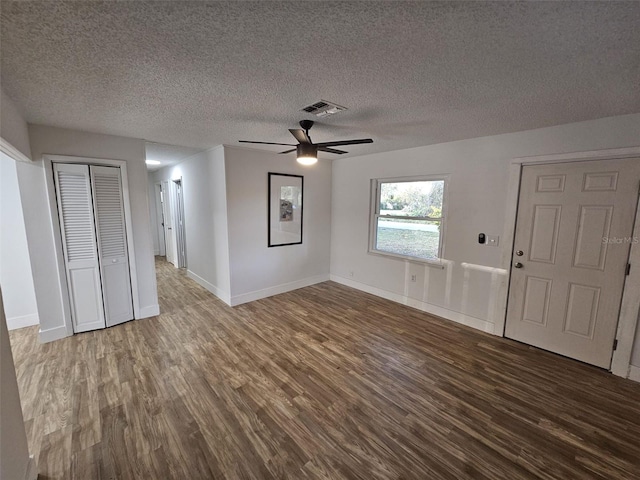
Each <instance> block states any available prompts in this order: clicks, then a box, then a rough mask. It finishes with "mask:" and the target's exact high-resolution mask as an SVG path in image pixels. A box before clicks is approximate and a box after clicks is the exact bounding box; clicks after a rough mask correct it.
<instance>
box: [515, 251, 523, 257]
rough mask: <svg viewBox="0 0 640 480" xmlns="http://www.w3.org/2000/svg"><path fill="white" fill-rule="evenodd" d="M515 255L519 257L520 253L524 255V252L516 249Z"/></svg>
mask: <svg viewBox="0 0 640 480" xmlns="http://www.w3.org/2000/svg"><path fill="white" fill-rule="evenodd" d="M516 255H517V256H519V257H521V256H522V255H524V252H523V251H522V250H518V251H517V252H516Z"/></svg>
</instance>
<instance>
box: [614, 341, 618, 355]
mask: <svg viewBox="0 0 640 480" xmlns="http://www.w3.org/2000/svg"><path fill="white" fill-rule="evenodd" d="M617 349H618V339H617V338H616V339H615V340H614V341H613V351H614V352H615V351H616V350H617Z"/></svg>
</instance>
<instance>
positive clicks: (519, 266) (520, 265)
mask: <svg viewBox="0 0 640 480" xmlns="http://www.w3.org/2000/svg"><path fill="white" fill-rule="evenodd" d="M513 266H514V267H515V268H522V266H523V265H522V264H521V263H520V262H516V263H515V264H514V265H513Z"/></svg>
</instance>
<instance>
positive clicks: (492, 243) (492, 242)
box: [485, 235, 500, 247]
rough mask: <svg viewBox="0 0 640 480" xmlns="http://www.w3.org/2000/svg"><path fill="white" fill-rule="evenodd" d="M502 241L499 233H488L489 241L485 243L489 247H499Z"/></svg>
mask: <svg viewBox="0 0 640 480" xmlns="http://www.w3.org/2000/svg"><path fill="white" fill-rule="evenodd" d="M499 243H500V237H499V236H498V235H487V243H486V244H485V245H487V246H489V247H497V246H498V244H499Z"/></svg>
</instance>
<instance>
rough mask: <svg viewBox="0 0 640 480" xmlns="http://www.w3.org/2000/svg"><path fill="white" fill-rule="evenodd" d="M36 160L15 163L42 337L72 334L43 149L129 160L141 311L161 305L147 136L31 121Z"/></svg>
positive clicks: (153, 310)
mask: <svg viewBox="0 0 640 480" xmlns="http://www.w3.org/2000/svg"><path fill="white" fill-rule="evenodd" d="M29 137H30V141H31V152H32V158H33V160H34V161H33V162H31V163H29V164H27V163H24V162H20V163H18V164H17V172H18V182H19V184H20V195H21V198H22V205H23V210H24V218H25V225H26V231H27V238H28V240H29V254H30V256H31V267H32V273H33V280H34V284H35V290H36V300H37V303H38V311H39V312H47V314H46V315H41V318H40V338H41V340H43V341H49V340H54V339H56V338H61V337H63V336H66V335H68V334H70V333H71V332H70V331H69V329H68V327H69V326H68V325H65V322H64V317H63V305H62V298H63V297H62V295H63V292H64V286H63V285H62V284H61V283H60V282H59V281H58V278H59V275H58V265H57V261H56V249H55V243H54V230H53V221H52V217H51V214H50V208H49V200H48V197H47V190H46V188H45V170H44V166H43V161H42V157H43V155H44V154H52V155H69V156H79V157H91V158H102V159H112V160H124V161H126V162H127V173H128V186H129V198H130V204H131V216H132V218H131V220H132V225H133V232H132V235H133V244H134V250H135V262H136V270H137V275H138V281H137V284H134V285H133V288H137V290H138V298H139V302H140V317H141V318H144V317H146V316H152V315H155V314H157V311H158V298H157V288H156V277H155V265H154V259H153V241H152V237H151V229H150V225H149V205H148V194H147V171H146V166H145V163H144V161H145V150H144V141H143V140H138V139H133V138H125V137H116V136H111V135H100V134H94V133H87V132H79V131H75V130H67V129H61V128H54V127H45V126H40V125H30V126H29Z"/></svg>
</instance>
